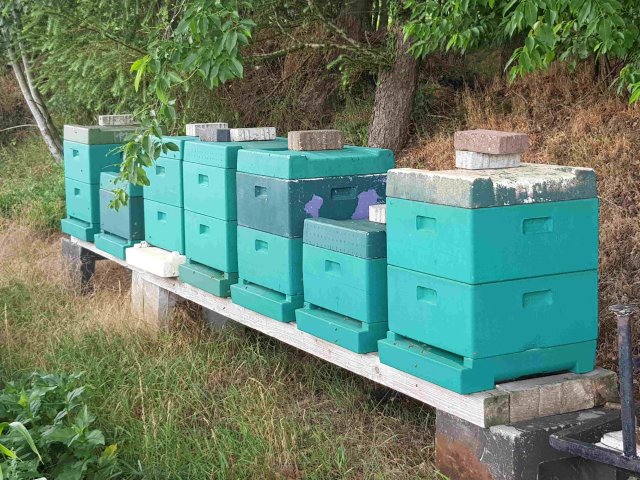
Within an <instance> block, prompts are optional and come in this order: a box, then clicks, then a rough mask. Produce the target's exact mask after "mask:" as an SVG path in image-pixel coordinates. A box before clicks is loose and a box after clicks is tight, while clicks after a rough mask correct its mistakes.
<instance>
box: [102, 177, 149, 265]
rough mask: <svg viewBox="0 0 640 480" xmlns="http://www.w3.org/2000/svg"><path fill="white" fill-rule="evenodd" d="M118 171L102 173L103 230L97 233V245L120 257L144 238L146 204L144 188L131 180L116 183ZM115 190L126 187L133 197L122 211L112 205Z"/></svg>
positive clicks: (121, 208)
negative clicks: (143, 195)
mask: <svg viewBox="0 0 640 480" xmlns="http://www.w3.org/2000/svg"><path fill="white" fill-rule="evenodd" d="M117 178H118V173H116V172H102V174H101V175H100V195H99V196H100V229H101V230H102V233H99V234H97V235H96V236H95V243H96V247H98V248H99V249H100V250H104V251H105V252H108V253H110V254H111V255H114V256H116V257H118V258H122V259H124V258H125V251H126V249H127V248H129V247H132V246H133V244H134V243H136V242H137V241H140V240H144V205H143V198H142V187H141V186H139V185H133V184H131V183H128V182H116V180H117ZM115 189H122V190H124V191H125V192H126V193H127V195H128V196H129V201H128V202H127V204H126V205H122V206H121V207H120V208H119V209H118V210H115V209H113V208H111V206H110V205H111V202H112V201H113V200H114V199H115V193H114V192H113V191H114V190H115Z"/></svg>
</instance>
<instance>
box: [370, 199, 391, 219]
mask: <svg viewBox="0 0 640 480" xmlns="http://www.w3.org/2000/svg"><path fill="white" fill-rule="evenodd" d="M369 221H370V222H376V223H387V204H386V203H378V204H377V205H369Z"/></svg>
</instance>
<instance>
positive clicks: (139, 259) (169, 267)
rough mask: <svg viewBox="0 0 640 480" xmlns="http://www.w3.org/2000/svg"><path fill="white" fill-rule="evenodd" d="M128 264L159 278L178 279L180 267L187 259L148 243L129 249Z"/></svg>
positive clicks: (138, 244) (127, 254)
mask: <svg viewBox="0 0 640 480" xmlns="http://www.w3.org/2000/svg"><path fill="white" fill-rule="evenodd" d="M126 259H127V263H129V264H130V265H131V266H133V267H136V268H139V269H140V270H144V271H145V272H149V273H153V274H154V275H157V276H159V277H167V278H170V277H177V276H178V273H179V272H178V267H179V266H180V265H182V264H183V263H184V262H186V260H187V258H186V257H185V256H184V255H180V254H179V253H178V252H169V251H167V250H163V249H161V248H158V247H151V246H149V244H148V243H147V242H142V243H137V244H136V245H134V246H133V247H131V248H128V249H127V253H126Z"/></svg>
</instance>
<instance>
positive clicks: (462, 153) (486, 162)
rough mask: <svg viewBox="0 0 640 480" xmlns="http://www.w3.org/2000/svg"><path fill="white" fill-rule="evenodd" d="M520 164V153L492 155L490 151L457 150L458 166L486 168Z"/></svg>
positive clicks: (469, 168)
mask: <svg viewBox="0 0 640 480" xmlns="http://www.w3.org/2000/svg"><path fill="white" fill-rule="evenodd" d="M519 166H520V154H519V153H508V154H506V155H492V154H489V153H478V152H468V151H466V150H456V168H463V169H465V170H486V169H491V168H513V167H519Z"/></svg>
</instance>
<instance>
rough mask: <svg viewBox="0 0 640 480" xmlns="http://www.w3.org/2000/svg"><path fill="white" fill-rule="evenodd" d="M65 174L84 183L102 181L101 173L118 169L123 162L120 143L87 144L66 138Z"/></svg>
mask: <svg viewBox="0 0 640 480" xmlns="http://www.w3.org/2000/svg"><path fill="white" fill-rule="evenodd" d="M63 147H64V176H65V177H66V178H71V179H73V180H78V181H80V182H84V183H94V184H98V183H100V173H102V172H104V171H118V170H119V169H120V163H121V162H122V153H120V152H118V151H117V149H119V148H120V144H106V145H87V144H84V143H76V142H70V141H68V140H65V141H64V143H63Z"/></svg>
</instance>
